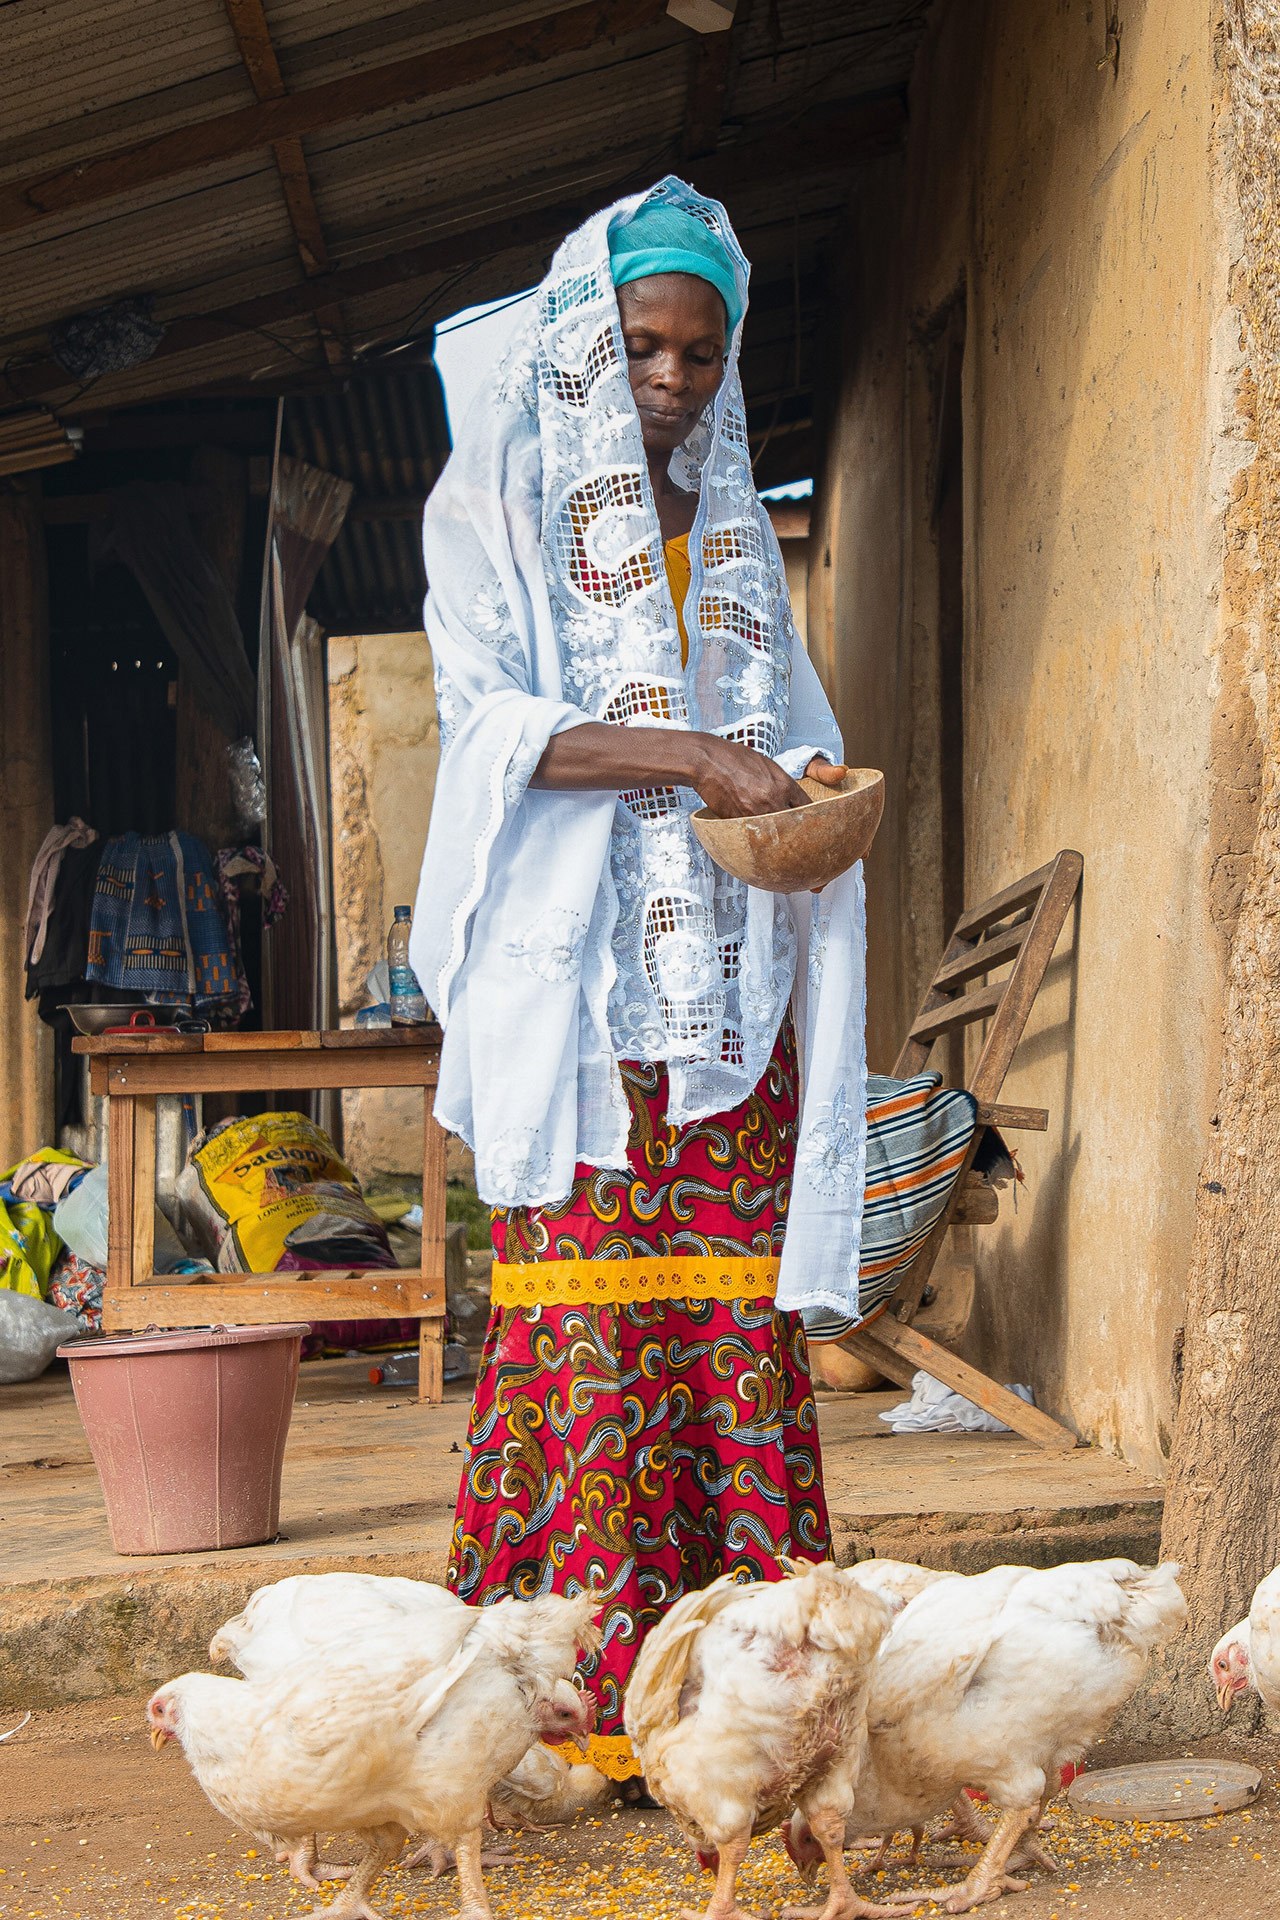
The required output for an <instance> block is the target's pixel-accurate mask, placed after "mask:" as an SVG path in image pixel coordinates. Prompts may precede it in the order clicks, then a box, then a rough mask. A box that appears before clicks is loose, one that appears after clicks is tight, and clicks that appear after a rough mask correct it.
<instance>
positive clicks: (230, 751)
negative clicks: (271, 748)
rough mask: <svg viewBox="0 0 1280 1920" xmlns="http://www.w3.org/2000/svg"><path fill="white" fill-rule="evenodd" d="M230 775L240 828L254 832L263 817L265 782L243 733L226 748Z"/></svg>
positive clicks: (253, 749) (259, 762)
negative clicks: (241, 737)
mask: <svg viewBox="0 0 1280 1920" xmlns="http://www.w3.org/2000/svg"><path fill="white" fill-rule="evenodd" d="M227 771H228V773H229V774H230V776H231V805H232V808H233V810H234V812H235V816H236V822H237V824H238V825H239V828H240V831H241V832H242V833H243V834H244V835H246V837H247V836H249V835H251V834H252V833H254V832H255V831H256V830H257V828H259V827H260V826H261V825H262V823H263V821H264V820H265V819H266V817H267V783H266V781H265V780H264V779H263V777H262V762H261V761H260V760H259V758H258V749H257V748H256V747H255V746H254V744H253V741H252V740H251V739H250V738H249V736H248V735H247V734H246V735H245V737H244V739H243V740H237V741H235V742H234V743H233V744H232V745H231V746H229V747H228V748H227Z"/></svg>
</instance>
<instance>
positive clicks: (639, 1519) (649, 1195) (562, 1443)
mask: <svg viewBox="0 0 1280 1920" xmlns="http://www.w3.org/2000/svg"><path fill="white" fill-rule="evenodd" d="M623 1078H624V1081H625V1083H626V1087H627V1093H628V1098H629V1100H630V1104H631V1114H632V1128H631V1140H630V1143H629V1148H628V1160H629V1167H628V1169H627V1170H626V1171H625V1172H624V1171H622V1170H617V1169H614V1170H605V1171H602V1170H599V1169H595V1168H591V1167H586V1166H581V1167H579V1168H578V1170H577V1177H576V1178H575V1180H574V1184H573V1190H572V1192H571V1194H570V1195H569V1198H568V1199H567V1200H566V1201H565V1202H564V1203H563V1204H562V1205H561V1206H558V1207H554V1208H552V1207H544V1208H539V1209H536V1210H529V1209H518V1210H513V1211H511V1212H509V1213H503V1214H499V1215H498V1216H496V1218H495V1222H494V1252H495V1256H496V1259H495V1266H494V1306H493V1312H492V1316H491V1318H490V1322H489V1329H488V1334H487V1337H486V1340H485V1347H484V1355H483V1359H482V1361H481V1365H480V1374H479V1378H478V1380H477V1383H476V1394H475V1403H474V1406H473V1408H472V1413H471V1426H470V1432H469V1435H468V1446H467V1460H466V1465H465V1467H464V1470H463V1476H462V1487H461V1490H460V1493H459V1497H458V1514H457V1522H456V1525H455V1528H454V1537H453V1552H452V1557H451V1562H450V1568H449V1581H450V1584H451V1586H452V1587H453V1588H454V1590H455V1591H456V1592H457V1593H458V1594H459V1595H460V1596H461V1597H462V1598H463V1599H464V1600H468V1601H471V1602H473V1603H475V1604H478V1605H483V1604H484V1603H486V1602H488V1601H492V1600H496V1599H500V1598H501V1597H502V1596H503V1595H505V1594H516V1595H520V1596H522V1597H525V1598H528V1597H531V1596H533V1595H535V1594H538V1593H546V1592H552V1591H554V1592H560V1593H562V1592H568V1593H574V1592H577V1591H579V1590H580V1589H581V1588H582V1587H584V1586H587V1585H592V1586H595V1587H597V1588H599V1589H600V1590H602V1591H603V1593H604V1596H605V1599H604V1605H603V1611H602V1614H601V1625H602V1627H603V1630H604V1636H605V1644H604V1648H603V1650H602V1652H601V1653H600V1654H599V1655H598V1656H596V1657H595V1658H594V1659H593V1660H591V1661H589V1662H588V1663H587V1665H586V1668H585V1672H586V1674H587V1676H588V1680H589V1684H590V1685H591V1688H592V1691H593V1692H594V1693H595V1694H596V1695H597V1697H598V1699H599V1702H600V1718H599V1726H598V1732H597V1735H596V1738H595V1740H594V1741H593V1743H592V1749H591V1752H590V1755H589V1758H590V1759H591V1760H593V1761H594V1762H595V1764H596V1765H597V1766H599V1767H601V1768H602V1770H603V1771H605V1772H606V1773H608V1774H609V1775H610V1776H611V1777H612V1778H614V1779H623V1778H626V1777H627V1776H628V1775H630V1774H635V1773H638V1772H639V1766H638V1763H637V1762H636V1760H635V1758H634V1756H633V1755H632V1752H631V1748H630V1744H629V1742H628V1741H627V1739H626V1736H625V1735H624V1733H623V1729H622V1701H623V1694H624V1691H625V1688H626V1683H627V1678H628V1676H629V1674H630V1671H631V1667H632V1664H633V1662H634V1660H635V1657H636V1654H637V1651H638V1650H639V1646H640V1642H641V1640H642V1638H643V1636H644V1633H645V1630H646V1628H647V1627H649V1626H651V1625H652V1624H653V1623H654V1621H656V1620H657V1619H658V1618H659V1617H660V1616H661V1614H662V1613H663V1612H664V1611H665V1609H666V1608H667V1607H669V1606H670V1605H671V1604H672V1602H673V1601H675V1600H677V1599H679V1597H680V1595H681V1594H682V1593H685V1592H688V1591H690V1590H692V1589H696V1588H700V1587H705V1586H706V1585H707V1584H708V1583H709V1582H710V1581H712V1580H714V1579H715V1578H716V1577H717V1575H719V1574H722V1573H727V1572H730V1571H737V1570H739V1569H741V1570H742V1571H743V1572H745V1573H747V1574H749V1575H750V1576H751V1577H753V1578H756V1579H766V1580H768V1579H776V1578H778V1577H779V1568H778V1565H777V1556H778V1555H779V1554H802V1555H804V1556H805V1557H806V1558H812V1559H822V1558H825V1557H826V1554H827V1552H828V1526H827V1512H826V1505H825V1502H824V1500H823V1494H822V1471H821V1459H820V1455H819V1450H818V1431H817V1419H816V1415H815V1412H814V1404H813V1395H812V1392H811V1390H810V1386H809V1367H808V1355H807V1351H806V1347H805V1336H804V1329H803V1327H802V1325H801V1323H800V1319H799V1316H798V1315H793V1314H785V1313H778V1312H776V1311H775V1310H774V1306H773V1297H772V1296H773V1288H774V1282H775V1280H776V1275H777V1256H778V1253H779V1252H780V1249H781V1244H782V1234H783V1230H784V1226H785V1220H786V1209H787V1200H788V1198H789V1195H790V1185H791V1168H792V1161H793V1159H794V1154H795V1136H796V1110H797V1083H796V1059H795V1044H794V1039H793V1036H792V1032H791V1027H790V1022H789V1021H788V1022H787V1023H786V1025H784V1028H783V1031H782V1033H781V1034H780V1035H779V1039H778V1044H777V1046H776V1047H775V1049H774V1054H773V1058H772V1060H771V1061H770V1063H769V1066H768V1068H767V1070H766V1072H765V1075H764V1078H763V1079H762V1080H761V1082H760V1084H759V1086H758V1087H757V1088H756V1089H755V1092H754V1093H752V1094H751V1095H750V1097H749V1098H748V1099H747V1100H745V1101H744V1102H743V1103H742V1105H741V1106H739V1107H737V1108H735V1109H734V1110H733V1111H732V1112H731V1113H726V1114H718V1115H715V1116H713V1117H712V1118H711V1119H709V1120H704V1121H700V1122H698V1123H696V1124H694V1125H692V1126H688V1127H684V1128H681V1129H679V1130H677V1129H675V1128H672V1127H670V1126H669V1125H668V1124H667V1119H666V1102H667V1079H666V1072H665V1069H663V1068H661V1067H657V1066H631V1065H626V1066H624V1067H623ZM570 1757H574V1756H573V1755H572V1754H571V1756H570Z"/></svg>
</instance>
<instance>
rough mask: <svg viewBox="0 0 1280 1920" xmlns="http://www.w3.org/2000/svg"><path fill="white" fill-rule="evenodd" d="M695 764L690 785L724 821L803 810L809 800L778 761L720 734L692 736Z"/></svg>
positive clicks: (689, 775)
mask: <svg viewBox="0 0 1280 1920" xmlns="http://www.w3.org/2000/svg"><path fill="white" fill-rule="evenodd" d="M688 739H689V742H690V747H691V753H690V760H691V762H692V764H691V767H690V770H689V774H688V776H687V779H688V784H689V785H690V786H691V787H692V788H693V789H694V791H695V792H696V793H698V794H699V795H700V796H701V798H702V800H703V802H704V803H705V805H706V806H707V808H708V809H709V811H710V812H712V813H714V814H716V815H717V816H718V817H719V818H720V819H722V820H738V819H742V818H743V817H744V816H746V815H750V814H757V813H782V812H783V811H784V810H785V809H786V808H787V807H803V806H805V805H807V804H808V799H809V796H808V794H807V793H806V792H805V790H804V788H803V787H802V786H800V785H799V783H798V782H797V781H795V780H793V779H792V778H791V775H790V774H789V773H784V772H783V770H782V768H781V767H780V766H779V765H778V764H777V762H776V761H774V760H770V759H769V757H768V755H767V754H763V753H758V752H757V751H756V749H755V748H754V747H744V746H742V745H741V744H740V742H738V741H737V740H724V739H722V738H721V737H720V735H719V734H716V733H694V734H690V735H688Z"/></svg>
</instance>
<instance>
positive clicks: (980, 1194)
mask: <svg viewBox="0 0 1280 1920" xmlns="http://www.w3.org/2000/svg"><path fill="white" fill-rule="evenodd" d="M999 1218H1000V1195H999V1194H998V1193H997V1192H996V1190H995V1188H994V1187H989V1186H988V1185H987V1183H986V1181H985V1180H979V1179H977V1178H976V1177H975V1176H974V1175H970V1177H969V1179H968V1180H967V1181H966V1182H965V1184H964V1186H963V1187H961V1189H960V1192H959V1193H958V1195H957V1196H956V1203H955V1206H954V1208H953V1209H952V1213H951V1225H952V1226H953V1227H993V1226H994V1225H995V1223H996V1221H997V1220H998V1219H999Z"/></svg>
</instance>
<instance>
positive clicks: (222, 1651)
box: [209, 1633, 227, 1665]
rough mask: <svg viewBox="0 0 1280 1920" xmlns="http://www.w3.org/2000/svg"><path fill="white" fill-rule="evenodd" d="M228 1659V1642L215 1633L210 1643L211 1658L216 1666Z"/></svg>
mask: <svg viewBox="0 0 1280 1920" xmlns="http://www.w3.org/2000/svg"><path fill="white" fill-rule="evenodd" d="M226 1657H227V1647H226V1642H225V1641H224V1640H223V1638H222V1635H221V1634H220V1633H215V1634H214V1636H213V1638H212V1640H211V1641H210V1642H209V1658H210V1659H211V1660H212V1661H213V1662H214V1663H215V1665H216V1664H217V1662H218V1661H219V1660H225V1659H226Z"/></svg>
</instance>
